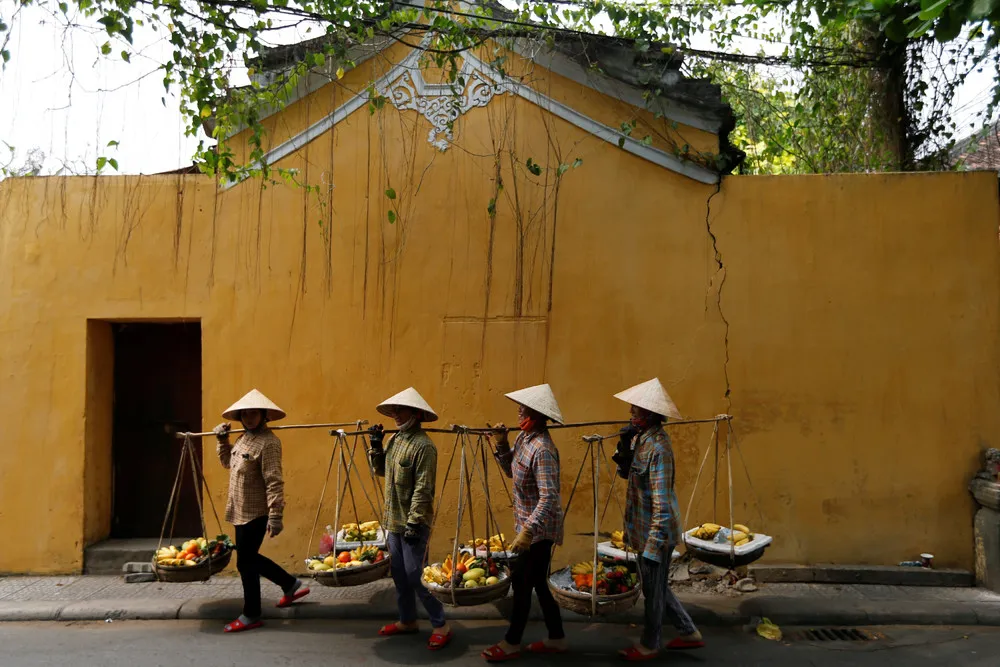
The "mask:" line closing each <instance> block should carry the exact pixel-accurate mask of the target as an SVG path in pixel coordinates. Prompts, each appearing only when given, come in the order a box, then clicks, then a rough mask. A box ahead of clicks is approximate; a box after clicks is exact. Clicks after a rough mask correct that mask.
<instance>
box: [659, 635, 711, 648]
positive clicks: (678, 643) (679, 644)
mask: <svg viewBox="0 0 1000 667" xmlns="http://www.w3.org/2000/svg"><path fill="white" fill-rule="evenodd" d="M667 648H668V649H670V650H671V651H686V650H690V649H694V648H705V642H704V641H702V640H701V639H683V638H681V637H677V638H676V639H671V640H670V641H669V642H667Z"/></svg>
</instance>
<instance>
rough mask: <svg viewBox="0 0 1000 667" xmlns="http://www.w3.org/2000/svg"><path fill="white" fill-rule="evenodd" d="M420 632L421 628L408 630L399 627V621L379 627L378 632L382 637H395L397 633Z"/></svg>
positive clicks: (410, 633)
mask: <svg viewBox="0 0 1000 667" xmlns="http://www.w3.org/2000/svg"><path fill="white" fill-rule="evenodd" d="M418 632H420V629H419V628H413V629H412V630H407V629H406V628H401V627H399V623H390V624H389V625H383V626H382V627H381V628H379V631H378V634H379V636H380V637H395V636H396V635H415V634H417V633H418Z"/></svg>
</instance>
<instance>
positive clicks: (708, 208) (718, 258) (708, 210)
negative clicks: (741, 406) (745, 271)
mask: <svg viewBox="0 0 1000 667" xmlns="http://www.w3.org/2000/svg"><path fill="white" fill-rule="evenodd" d="M721 191H722V177H721V176H720V177H719V182H718V183H716V185H715V192H713V193H712V194H710V195H709V196H708V199H707V200H706V201H705V229H706V230H707V231H708V236H709V237H710V238H711V239H712V252H713V253H714V256H713V259H714V260H715V263H716V265H717V269H716V271H715V276H718V275H719V274H722V279H721V280H720V281H719V289H718V292H717V294H716V298H715V306H716V308H717V309H718V311H719V317H720V318H722V323H723V324H724V325H725V327H726V335H725V338H724V340H723V347H724V349H725V353H726V360H725V362H724V363H723V366H722V373H723V376H724V378H725V382H726V393H725V398H726V412H727V413H731V412H732V408H733V399H732V395H731V394H732V387H731V385H730V384H729V320H728V319H726V314H725V312H723V310H722V288H723V287H725V285H726V273H727V271H726V267H725V264H723V262H722V253H721V252H719V239H718V238H717V237H716V236H715V232H713V231H712V200H713V199H715V196H716V195H717V194H719V193H720V192H721ZM715 276H712V279H711V281H710V282H709V291H711V288H712V285H713V284H714V283H715ZM705 311H706V312H708V300H707V298H706V301H705Z"/></svg>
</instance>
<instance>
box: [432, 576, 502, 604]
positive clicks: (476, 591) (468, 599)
mask: <svg viewBox="0 0 1000 667" xmlns="http://www.w3.org/2000/svg"><path fill="white" fill-rule="evenodd" d="M500 574H501V575H503V578H502V579H500V581H498V582H497V583H495V584H493V585H492V586H477V587H475V588H456V589H451V588H440V587H438V586H427V590H429V591H430V592H431V595H433V596H434V597H436V598H437V599H438V600H440V601H441V603H442V604H446V605H448V606H449V607H472V606H474V605H477V604H489V603H490V602H495V601H496V600H500V599H502V598H505V597H507V593H508V592H509V591H510V570H508V569H507V568H505V567H504V568H500ZM452 593H454V597H452Z"/></svg>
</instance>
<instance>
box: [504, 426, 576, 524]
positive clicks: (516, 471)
mask: <svg viewBox="0 0 1000 667" xmlns="http://www.w3.org/2000/svg"><path fill="white" fill-rule="evenodd" d="M497 459H498V460H499V461H500V465H501V466H502V467H503V470H504V472H505V473H507V476H508V477H510V478H512V479H513V480H514V530H516V531H517V532H521V530H523V529H524V528H527V529H528V530H530V531H531V541H532V543H534V542H541V541H543V540H552V541H553V542H554V543H555V544H562V539H563V511H562V504H561V502H560V499H559V450H557V449H556V446H555V444H554V443H553V442H552V438H551V437H550V436H549V432H548V431H536V432H530V433H525V432H522V433H521V434H520V435H518V436H517V440H515V441H514V448H513V450H511V451H510V452H507V453H506V454H505V455H500V456H498V457H497Z"/></svg>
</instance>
